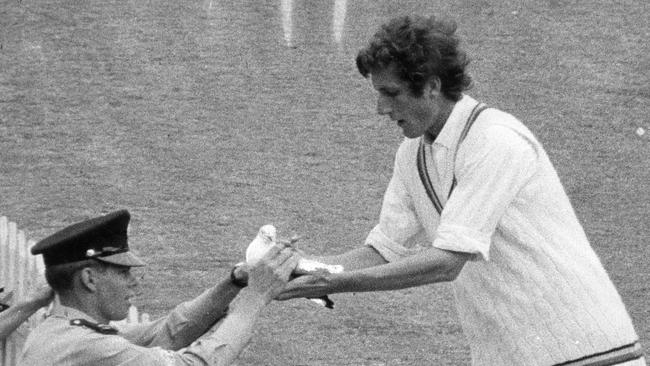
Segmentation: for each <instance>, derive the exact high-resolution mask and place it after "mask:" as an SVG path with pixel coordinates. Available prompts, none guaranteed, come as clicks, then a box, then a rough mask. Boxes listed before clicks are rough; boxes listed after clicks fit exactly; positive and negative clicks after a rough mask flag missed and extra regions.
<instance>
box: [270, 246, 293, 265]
mask: <svg viewBox="0 0 650 366" xmlns="http://www.w3.org/2000/svg"><path fill="white" fill-rule="evenodd" d="M291 256H293V252H292V251H291V249H289V248H285V249H282V250H281V251H280V252H279V253H278V254H277V255H276V256H275V257H273V258H268V259H267V260H266V262H265V263H266V264H267V265H268V266H269V267H272V268H277V267H279V266H280V265H282V263H284V262H285V261H286V260H287V259H288V258H290V257H291Z"/></svg>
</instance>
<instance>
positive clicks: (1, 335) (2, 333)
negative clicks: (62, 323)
mask: <svg viewBox="0 0 650 366" xmlns="http://www.w3.org/2000/svg"><path fill="white" fill-rule="evenodd" d="M53 298H54V292H53V291H52V289H51V288H50V287H49V286H48V285H46V284H43V285H41V286H40V287H39V288H38V289H36V290H35V291H34V293H33V294H32V295H31V296H30V297H29V298H27V299H26V300H23V301H19V302H17V303H16V304H14V305H12V306H10V307H9V308H8V309H7V310H5V311H3V312H1V313H0V341H1V340H4V339H5V338H7V337H8V336H9V334H11V333H12V332H13V331H14V330H16V329H17V328H18V327H19V326H20V325H21V324H22V323H23V322H25V321H26V320H27V319H29V317H30V316H32V315H33V314H34V313H35V312H36V311H37V310H38V309H40V308H42V307H44V306H47V305H48V304H49V303H50V302H51V301H52V299H53Z"/></svg>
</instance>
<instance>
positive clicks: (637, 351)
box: [554, 342, 643, 366]
mask: <svg viewBox="0 0 650 366" xmlns="http://www.w3.org/2000/svg"><path fill="white" fill-rule="evenodd" d="M641 357H643V351H642V350H641V345H640V344H639V343H638V342H636V343H632V344H628V345H626V346H623V347H618V348H614V349H611V350H609V351H605V352H600V353H596V354H593V355H589V356H585V357H581V358H578V359H576V360H571V361H567V362H563V363H558V364H555V365H554V366H614V365H618V364H621V363H624V362H628V361H634V360H638V359H640V358H641Z"/></svg>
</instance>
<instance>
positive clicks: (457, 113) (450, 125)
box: [422, 94, 478, 149]
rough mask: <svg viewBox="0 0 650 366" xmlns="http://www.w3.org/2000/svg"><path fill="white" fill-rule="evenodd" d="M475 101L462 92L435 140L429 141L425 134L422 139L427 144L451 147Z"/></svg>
mask: <svg viewBox="0 0 650 366" xmlns="http://www.w3.org/2000/svg"><path fill="white" fill-rule="evenodd" d="M476 103H478V102H477V101H476V100H475V99H474V98H472V97H470V96H469V95H465V94H463V96H462V98H461V99H460V100H459V101H458V102H456V104H455V105H454V108H453V109H452V110H451V113H450V114H449V117H447V121H446V122H445V124H444V126H442V129H441V130H440V133H439V134H438V136H437V137H436V139H435V141H431V139H430V138H428V137H427V136H426V135H425V136H422V138H423V141H424V142H425V143H428V144H435V145H440V146H444V147H446V148H448V149H451V148H453V147H454V146H455V144H456V143H457V141H458V138H459V137H460V134H461V132H462V131H463V128H464V127H465V121H466V120H467V118H468V117H469V115H470V114H471V113H472V108H474V106H476Z"/></svg>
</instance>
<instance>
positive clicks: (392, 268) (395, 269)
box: [278, 248, 473, 300]
mask: <svg viewBox="0 0 650 366" xmlns="http://www.w3.org/2000/svg"><path fill="white" fill-rule="evenodd" d="M362 249H363V248H362ZM359 253H366V254H367V250H366V249H363V251H359V252H357V254H359ZM377 255H378V254H377ZM472 256H473V254H468V253H460V252H452V251H447V250H442V249H438V248H429V249H427V250H424V251H422V252H419V253H418V254H415V255H412V256H409V257H406V258H403V259H401V260H398V261H395V262H390V263H385V262H384V264H379V265H374V266H368V267H365V268H358V267H357V268H358V269H354V270H352V271H347V269H346V271H345V272H343V273H336V274H319V275H313V276H310V275H308V276H302V277H298V278H296V279H295V280H293V281H291V282H289V284H288V285H287V288H286V289H285V291H284V292H283V293H282V294H281V295H280V296H278V299H279V300H287V299H292V298H296V297H318V296H323V295H326V294H332V293H338V292H363V291H388V290H398V289H403V288H408V287H414V286H421V285H426V284H430V283H436V282H445V281H453V280H454V279H455V278H456V277H457V276H458V274H459V273H460V271H461V269H462V268H463V266H464V265H465V262H467V261H468V260H469V259H470V258H472ZM348 258H356V257H355V256H350V257H348ZM362 258H364V257H362ZM365 258H366V259H367V258H371V257H365ZM352 263H353V265H354V261H352ZM356 263H359V264H361V263H363V264H366V263H368V262H366V261H365V260H364V259H362V260H358V262H356ZM353 268H354V267H353Z"/></svg>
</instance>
